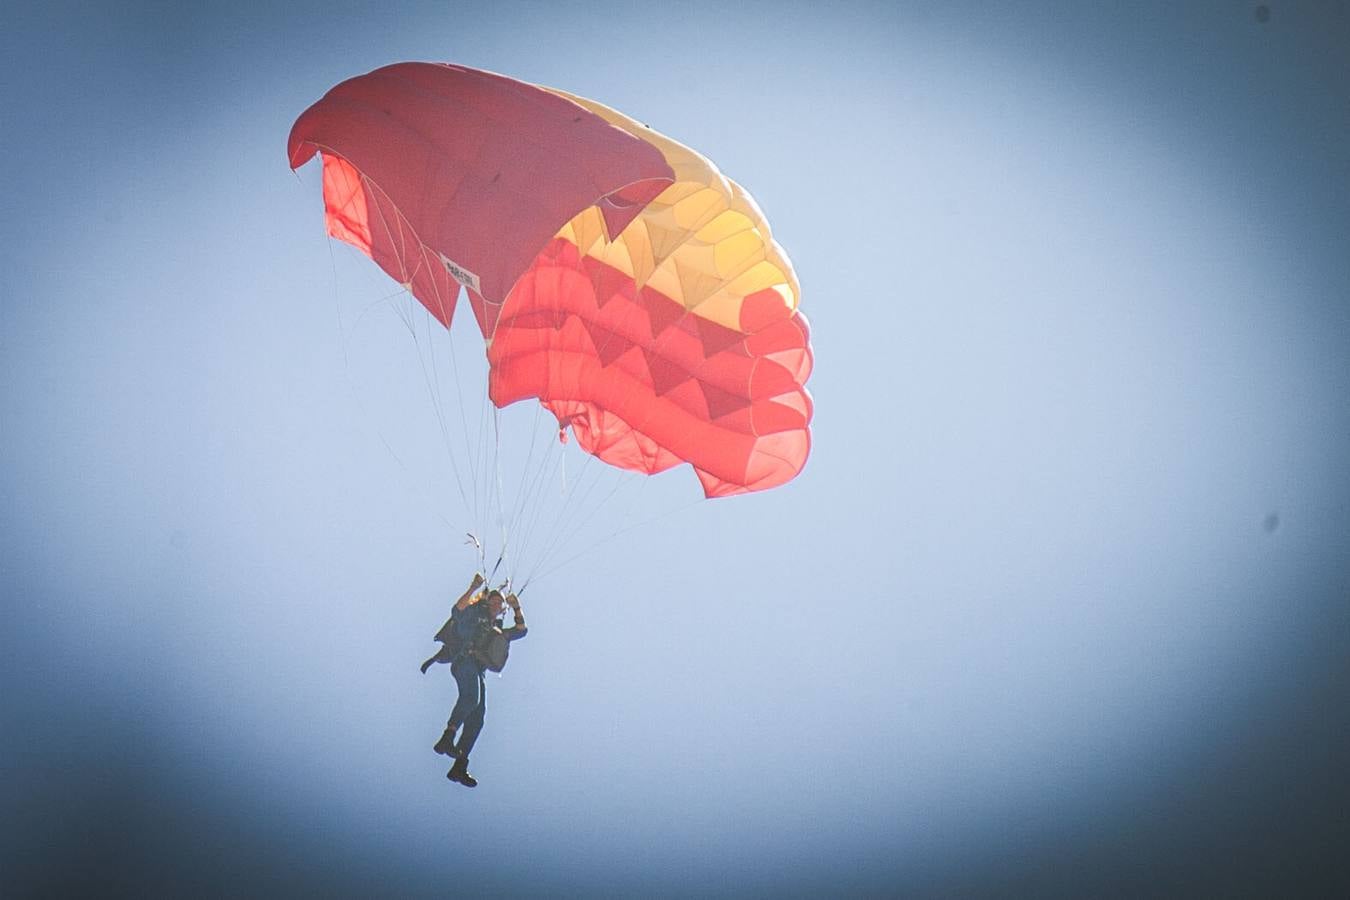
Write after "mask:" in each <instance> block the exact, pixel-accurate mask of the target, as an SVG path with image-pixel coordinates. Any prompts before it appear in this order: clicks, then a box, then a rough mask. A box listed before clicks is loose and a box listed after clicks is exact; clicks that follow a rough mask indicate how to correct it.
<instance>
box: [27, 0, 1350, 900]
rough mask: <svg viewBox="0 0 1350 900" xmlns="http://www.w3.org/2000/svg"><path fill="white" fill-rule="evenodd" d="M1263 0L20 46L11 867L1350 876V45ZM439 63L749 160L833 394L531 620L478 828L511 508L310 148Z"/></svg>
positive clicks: (432, 18)
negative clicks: (467, 633) (478, 672)
mask: <svg viewBox="0 0 1350 900" xmlns="http://www.w3.org/2000/svg"><path fill="white" fill-rule="evenodd" d="M1269 6H1270V10H1271V16H1270V19H1269V21H1268V22H1265V23H1261V22H1259V21H1258V20H1257V18H1256V16H1255V14H1254V9H1255V6H1254V5H1252V4H1244V3H1192V4H1184V5H1182V6H1180V7H1179V8H1178V7H1176V6H1174V5H1170V4H1152V3H1135V4H1123V5H1120V6H1118V7H1116V8H1114V9H1112V10H1107V11H1102V10H1097V9H1089V8H1088V6H1087V5H1080V4H1069V3H1065V4H1025V5H1018V6H1015V7H1000V8H997V9H991V8H988V7H985V6H981V5H977V4H900V5H899V6H898V8H896V9H892V8H891V6H890V5H879V4H878V5H869V4H834V5H830V6H828V7H827V8H821V9H819V10H815V9H811V8H808V7H806V6H805V5H802V6H800V7H795V8H793V7H787V8H784V7H783V6H782V5H776V4H748V5H744V6H740V7H737V9H738V11H735V12H729V11H727V10H725V9H722V8H719V7H718V6H715V5H700V4H694V5H685V6H680V7H678V8H675V7H669V6H656V5H653V6H650V7H645V6H632V7H624V8H623V10H621V11H618V12H615V11H612V10H610V11H602V10H599V9H598V8H596V7H594V6H592V5H583V4H576V5H568V4H499V5H494V6H491V7H490V8H486V7H485V8H474V7H472V6H455V5H444V4H417V5H392V6H391V5H389V4H368V5H359V4H358V5H351V6H347V7H344V8H342V9H339V10H334V9H332V8H330V6H328V5H309V6H306V5H304V4H288V5H287V6H286V7H285V9H284V10H278V11H270V12H264V11H261V8H259V9H258V10H253V9H248V8H240V7H237V6H215V7H213V6H210V5H194V6H192V7H191V8H190V9H188V8H180V7H178V6H173V5H166V6H156V5H152V4H124V5H122V6H121V7H118V8H114V7H100V6H98V5H78V4H66V5H62V4H31V5H20V6H17V7H14V8H13V9H12V10H7V12H6V18H7V19H8V20H9V23H10V24H8V25H7V27H6V28H5V30H4V34H3V35H0V60H3V61H2V62H0V79H2V80H0V121H3V123H4V127H3V128H0V155H2V156H3V160H4V163H5V170H6V172H7V175H8V183H9V192H8V199H7V202H6V206H5V208H6V210H7V211H8V214H7V215H6V216H4V217H2V218H0V247H3V248H4V249H3V251H0V252H3V254H4V257H5V258H4V265H3V266H0V435H3V439H2V440H0V459H2V460H3V467H0V501H3V502H0V509H3V513H0V515H3V517H4V518H3V526H2V527H0V591H2V592H3V596H4V598H5V608H6V610H7V611H8V616H7V618H8V619H9V624H8V627H7V628H6V629H5V630H4V633H3V634H4V636H3V637H0V650H3V654H0V656H2V657H3V661H2V662H0V674H3V677H4V684H5V690H4V699H3V700H0V710H3V714H4V719H5V722H6V727H5V728H4V729H3V730H4V736H3V737H2V738H0V748H3V752H4V755H5V757H6V758H7V760H9V762H7V764H6V766H5V769H4V772H5V774H4V776H3V777H2V778H0V801H3V802H2V803H0V806H3V808H5V809H6V810H8V811H9V812H7V813H6V815H5V818H4V820H3V832H0V840H2V841H3V842H2V843H0V853H3V854H4V857H5V858H6V861H5V868H8V869H10V870H11V871H13V872H14V873H16V874H15V876H14V877H13V883H15V884H18V885H20V886H22V887H30V886H31V888H32V889H33V890H35V891H36V890H41V889H43V888H45V889H48V890H50V889H52V888H54V887H55V888H62V887H64V888H68V889H71V890H102V891H105V892H112V893H116V892H118V891H122V890H125V891H128V892H133V893H145V892H150V893H155V892H161V891H162V892H169V893H180V892H182V891H183V890H186V889H188V888H197V887H201V886H207V887H210V888H212V889H214V890H216V891H218V892H220V893H238V892H240V891H249V892H258V891H263V892H270V893H287V892H291V893H293V892H295V891H301V890H305V891H324V892H329V893H337V894H352V895H368V894H370V893H375V892H379V893H394V894H400V895H421V894H427V895H431V894H436V893H438V892H440V891H441V890H442V889H443V888H444V886H445V885H447V884H454V885H456V886H457V887H459V888H461V889H464V890H469V891H474V892H482V891H487V890H499V891H505V892H508V893H516V892H525V893H528V892H532V891H540V890H544V889H554V890H561V891H563V892H566V893H584V894H593V893H601V894H618V893H626V892H629V891H632V890H636V889H639V888H640V889H643V890H645V891H649V892H657V893H669V894H683V893H726V894H743V893H747V892H774V893H789V894H796V893H801V894H810V893H818V892H821V891H825V890H830V889H833V890H841V891H845V892H898V893H907V894H912V893H948V894H951V893H956V894H964V893H997V892H1001V891H1005V890H1008V889H1009V888H1010V887H1011V888H1021V889H1023V890H1026V891H1039V892H1044V891H1061V892H1062V891H1070V892H1078V891H1085V892H1089V893H1091V892H1097V891H1100V890H1109V889H1116V890H1123V891H1125V892H1127V893H1129V892H1131V890H1132V889H1133V890H1140V889H1144V888H1156V887H1158V886H1160V885H1161V886H1163V887H1164V888H1165V889H1167V890H1170V891H1175V892H1184V891H1186V890H1187V889H1188V886H1189V887H1190V888H1194V887H1195V886H1196V885H1211V886H1213V885H1218V884H1220V883H1222V882H1224V881H1225V880H1228V881H1230V882H1231V883H1232V884H1240V885H1253V884H1256V885H1261V884H1265V885H1269V886H1276V885H1287V884H1289V883H1290V882H1291V881H1296V880H1298V879H1304V880H1306V881H1308V882H1311V881H1312V880H1314V879H1318V880H1325V879H1328V878H1342V879H1343V878H1344V877H1345V871H1344V868H1343V866H1344V863H1343V862H1339V863H1337V862H1335V861H1334V860H1332V859H1331V858H1330V857H1329V855H1328V854H1329V852H1330V849H1331V848H1333V847H1334V846H1335V845H1336V844H1337V839H1336V838H1337V834H1338V831H1337V828H1338V826H1339V828H1340V829H1343V827H1344V808H1345V802H1346V797H1345V787H1344V782H1343V779H1340V778H1339V777H1338V776H1337V775H1336V772H1337V770H1336V767H1335V764H1334V760H1335V759H1336V758H1337V755H1338V754H1339V753H1340V752H1341V751H1344V750H1345V749H1346V748H1347V744H1350V739H1348V737H1347V727H1346V725H1347V723H1346V718H1345V715H1346V714H1345V711H1344V709H1345V706H1344V703H1343V701H1342V700H1341V699H1340V698H1342V697H1343V693H1344V690H1345V688H1346V687H1347V682H1348V681H1350V677H1348V674H1347V666H1346V657H1345V652H1344V648H1343V643H1344V639H1345V636H1346V634H1347V626H1348V625H1350V622H1347V607H1346V598H1347V588H1350V555H1348V554H1347V548H1346V539H1345V535H1346V534H1347V533H1350V531H1348V528H1347V526H1350V508H1348V507H1347V495H1348V494H1350V487H1348V485H1347V479H1346V475H1345V463H1344V460H1345V458H1346V450H1347V443H1348V441H1347V438H1348V437H1350V401H1347V398H1348V397H1350V367H1347V365H1346V348H1347V338H1350V319H1348V318H1347V306H1346V302H1347V296H1346V285H1347V284H1348V283H1350V262H1347V260H1350V253H1348V252H1347V250H1350V247H1347V234H1350V191H1347V189H1346V188H1347V184H1350V156H1347V154H1346V153H1345V150H1344V148H1345V147H1346V146H1347V145H1350V87H1348V85H1350V71H1347V69H1348V68H1350V20H1348V19H1347V15H1350V14H1347V12H1346V11H1345V10H1344V9H1343V8H1342V7H1341V6H1338V5H1335V4H1318V3H1296V4H1285V3H1276V4H1269ZM407 59H426V60H449V61H454V62H458V63H462V64H466V65H470V66H478V67H482V68H486V69H490V70H493V71H498V72H502V73H504V74H508V75H511V76H514V77H518V78H522V79H525V80H530V81H535V82H539V83H543V84H548V85H553V86H557V87H560V88H563V89H566V90H569V91H572V92H575V93H578V94H582V95H585V96H589V97H594V98H596V99H598V100H600V101H602V102H605V103H607V104H609V105H612V106H614V107H616V108H619V109H621V110H624V111H625V112H628V113H630V114H632V115H633V116H635V117H636V118H638V119H640V120H642V121H644V122H647V123H649V124H650V125H651V126H652V127H654V128H656V129H658V130H660V131H662V132H664V133H667V134H669V135H671V136H672V137H675V138H676V139H678V140H681V141H683V142H685V143H687V144H689V145H690V146H693V147H695V148H697V149H699V150H700V151H702V152H704V153H705V154H706V155H708V156H709V157H710V158H711V159H713V160H714V161H716V162H717V164H718V165H719V166H720V167H721V168H722V170H723V171H725V172H726V173H727V174H728V175H730V176H731V177H733V178H735V179H736V180H738V181H739V182H741V183H742V184H744V185H745V186H746V187H747V188H748V189H749V190H750V191H751V192H752V193H753V194H754V196H755V197H756V199H757V200H758V201H759V203H760V205H761V206H762V207H763V209H764V210H765V212H766V213H767V215H768V217H769V219H770V221H771V222H772V224H773V227H774V232H775V236H776V237H777V238H778V240H779V241H780V242H781V243H782V244H783V246H784V247H785V248H786V249H787V251H788V253H789V254H790V255H791V257H792V259H793V261H794V263H795V265H796V267H797V271H798V275H799V276H800V279H801V282H802V286H803V299H802V308H803V310H805V311H806V312H807V314H808V315H809V316H810V318H811V322H812V325H813V342H814V347H815V352H816V360H817V365H816V371H815V374H814V375H813V377H812V379H811V382H810V385H809V386H810V388H811V390H812V392H813V395H814V398H815V401H816V418H815V421H814V439H815V443H814V449H813V454H812V457H811V460H810V461H809V463H808V465H807V467H806V469H805V471H804V472H803V474H802V476H801V477H800V478H799V479H798V480H797V481H795V482H793V483H792V484H790V485H788V486H786V487H785V488H783V489H780V490H777V491H773V492H768V493H765V494H763V495H756V496H752V497H746V498H738V499H732V500H724V501H714V502H707V503H692V504H691V503H690V502H686V501H692V500H693V499H694V498H695V497H697V496H698V488H697V483H696V480H695V479H694V478H693V476H692V473H689V472H687V471H675V472H672V473H670V474H669V475H666V476H662V477H661V478H659V479H656V480H655V481H654V482H653V483H652V485H650V486H647V487H644V488H643V491H644V502H650V503H652V504H653V505H654V508H655V506H656V505H661V511H662V512H665V513H667V514H666V515H664V516H663V517H662V518H661V519H659V520H657V521H656V522H654V523H651V524H650V525H647V526H644V527H641V528H636V529H633V530H631V531H627V532H624V533H623V534H621V535H619V536H617V537H616V538H615V539H614V540H612V541H610V542H609V543H608V544H606V545H604V547H602V548H600V549H597V550H596V551H595V552H594V553H592V554H590V555H588V556H585V557H583V558H582V559H580V560H578V561H577V562H576V563H574V564H572V565H571V566H569V567H567V568H565V569H563V570H561V571H559V572H557V573H555V574H553V575H551V576H550V577H548V578H546V579H543V580H541V581H540V582H539V583H538V585H537V586H536V587H532V588H531V590H530V595H531V596H528V597H527V598H526V599H527V603H526V606H527V609H528V611H529V614H530V624H531V629H532V630H531V635H530V637H529V639H528V640H527V641H526V642H525V643H523V644H519V645H517V647H516V649H515V650H514V651H513V657H512V661H511V665H510V668H509V669H508V670H507V672H506V673H505V675H504V677H503V678H501V679H493V680H492V681H491V682H490V683H489V688H488V690H489V695H490V702H489V714H488V721H487V727H486V729H485V732H484V736H483V738H482V740H481V741H480V744H479V749H478V751H477V753H476V755H475V760H474V764H475V766H474V767H475V771H476V773H477V774H478V777H479V778H480V780H481V781H482V785H481V786H480V787H479V788H478V789H477V790H476V791H474V792H468V791H465V790H462V789H460V788H458V787H456V786H454V785H449V784H447V783H446V782H445V779H444V778H443V769H444V762H443V760H442V759H441V758H440V757H436V756H434V755H433V754H432V753H431V750H430V745H431V743H432V742H433V741H434V740H435V738H436V736H437V735H438V734H439V729H440V725H441V723H442V722H443V720H444V717H445V714H446V712H447V711H448V709H449V706H450V704H451V702H452V693H451V692H452V685H451V682H450V680H449V678H448V677H447V676H446V673H445V672H444V671H443V670H442V671H439V672H436V673H433V675H428V676H426V677H423V676H420V675H418V673H417V671H416V666H417V663H418V662H420V660H421V659H422V658H423V657H424V656H425V655H426V654H427V653H428V652H430V650H431V649H432V645H431V643H430V640H429V636H430V634H432V633H433V632H434V631H435V629H436V628H437V627H438V626H439V624H440V622H441V621H442V620H443V618H444V616H445V614H446V611H447V606H448V603H449V601H450V600H451V599H452V598H453V596H454V595H456V594H457V593H458V591H459V589H460V587H461V585H462V582H463V581H464V580H466V578H467V576H468V573H469V570H470V568H471V566H472V559H471V557H470V556H469V555H468V554H467V553H466V551H465V549H464V548H463V546H462V545H461V544H460V541H461V540H462V536H461V532H462V531H463V530H466V529H467V528H468V527H472V526H471V525H469V526H466V525H464V523H463V520H464V518H465V514H464V511H463V510H462V509H461V508H460V505H461V504H459V501H458V497H457V495H456V494H455V493H454V492H453V489H452V488H451V487H450V486H448V484H447V483H446V482H445V480H444V457H443V456H438V455H437V454H438V453H439V452H440V451H439V448H435V447H433V446H431V444H433V443H434V440H428V438H427V434H428V430H427V425H428V421H429V420H428V417H427V411H426V408H425V397H424V396H421V397H419V396H417V392H416V390H408V391H403V390H398V389H397V386H398V385H399V384H402V383H403V382H400V381H399V380H398V379H401V378H405V377H407V376H408V370H407V369H406V368H404V367H406V366H407V365H408V363H409V361H410V359H412V358H413V355H415V353H414V354H413V355H410V342H409V340H408V339H407V335H406V333H400V326H399V321H398V319H397V316H396V314H395V312H394V310H392V309H391V308H390V307H389V306H388V305H384V306H381V305H380V304H378V303H376V301H378V300H379V299H380V298H381V297H383V296H384V295H385V294H386V293H387V292H388V289H389V286H387V285H385V284H383V283H382V281H381V277H382V276H380V275H379V273H378V272H376V271H375V270H374V267H373V266H371V265H370V264H369V263H368V262H367V261H365V260H362V259H360V258H359V257H357V256H356V255H355V254H353V253H351V252H349V250H348V248H346V247H344V246H342V245H330V243H329V241H328V240H327V239H326V238H325V237H324V236H323V233H322V216H321V201H320V197H319V182H318V173H317V168H316V167H313V166H311V167H310V168H308V169H306V170H302V171H301V172H300V173H299V177H298V178H297V177H296V176H295V175H293V174H292V173H291V172H290V171H289V169H288V168H287V166H286V160H285V139H286V134H287V132H288V130H289V128H290V124H291V122H292V121H293V120H294V118H295V117H296V116H297V115H298V114H299V113H300V112H301V111H302V110H303V109H304V108H305V107H306V106H308V105H309V104H310V103H312V102H313V101H314V100H316V99H318V97H320V96H321V95H322V94H323V92H324V91H326V90H327V89H328V88H329V87H331V86H332V85H333V84H335V83H336V82H338V81H340V80H342V79H345V78H347V77H351V76H352V75H355V74H359V73H361V72H364V71H368V70H370V69H372V68H375V67H377V66H380V65H383V64H386V63H389V62H393V61H397V60H407ZM372 304H375V306H374V312H373V313H371V314H370V315H368V316H366V317H365V318H363V319H358V318H357V317H356V316H354V315H353V312H356V313H359V312H360V311H361V310H363V309H365V308H366V307H368V306H371V305H372ZM459 324H467V323H466V322H460V323H459ZM460 337H463V338H464V341H461V342H459V343H458V344H457V350H456V352H457V353H461V355H460V356H458V361H459V362H460V363H461V364H462V363H464V362H465V360H466V359H471V354H472V346H471V344H470V343H467V342H468V341H469V340H470V339H471V337H472V335H470V334H468V333H467V329H466V330H465V331H464V332H460V334H459V335H457V336H456V341H459V339H460ZM463 353H468V354H469V355H468V356H466V355H462V354H463ZM377 376H378V378H379V379H381V380H378V381H377V380H374V379H375V378H376V377H377ZM465 377H466V378H468V377H470V376H468V375H466V376H465ZM383 379H388V382H387V383H388V384H389V385H390V389H389V390H388V391H385V392H383V393H382V391H383V390H384V385H385V384H386V381H384V380H383ZM413 379H414V380H413V382H412V383H413V387H414V388H415V387H417V385H416V373H413ZM391 446H392V447H393V448H395V449H396V451H397V452H398V453H399V454H400V456H399V460H401V462H402V464H400V461H396V460H395V459H394V457H393V454H391V452H390V448H391ZM647 494H650V495H651V498H648V497H647ZM1272 517H1274V518H1272ZM609 521H610V522H611V523H612V524H615V525H617V524H619V522H618V521H617V520H615V519H611V520H609ZM1338 810H1339V813H1338V812H1337V811H1338ZM1273 823H1279V827H1278V828H1277V827H1276V825H1275V824H1273ZM484 858H486V859H487V860H489V861H490V862H489V863H487V864H485V863H484V862H483V860H484ZM1338 865H1339V866H1341V867H1342V868H1339V869H1338V868H1337V866H1338Z"/></svg>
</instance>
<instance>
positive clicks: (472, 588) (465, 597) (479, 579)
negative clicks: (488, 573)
mask: <svg viewBox="0 0 1350 900" xmlns="http://www.w3.org/2000/svg"><path fill="white" fill-rule="evenodd" d="M482 586H483V573H482V572H475V573H474V576H473V581H472V582H471V583H470V584H469V589H468V590H467V591H465V592H464V593H463V594H462V595H461V596H460V598H459V599H458V600H456V601H455V609H463V608H464V607H466V606H468V605H469V598H470V597H472V596H473V595H474V593H475V592H476V591H477V590H478V589H479V588H480V587H482Z"/></svg>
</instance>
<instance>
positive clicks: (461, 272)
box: [441, 253, 483, 294]
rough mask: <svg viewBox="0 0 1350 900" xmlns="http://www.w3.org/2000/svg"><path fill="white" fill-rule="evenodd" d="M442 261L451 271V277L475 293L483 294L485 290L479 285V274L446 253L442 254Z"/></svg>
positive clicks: (448, 270)
mask: <svg viewBox="0 0 1350 900" xmlns="http://www.w3.org/2000/svg"><path fill="white" fill-rule="evenodd" d="M441 263H442V264H444V266H445V271H447V272H449V273H450V277H451V278H453V279H455V280H456V281H458V282H459V283H460V284H462V285H464V286H465V287H466V288H468V289H469V290H471V291H473V292H474V293H478V294H481V293H482V292H483V289H482V287H480V286H479V282H478V276H477V275H475V274H473V273H472V272H470V271H469V270H468V269H466V268H464V267H463V266H461V265H460V264H459V263H457V262H455V261H454V260H453V259H451V258H450V257H448V256H446V255H445V254H444V253H442V254H441Z"/></svg>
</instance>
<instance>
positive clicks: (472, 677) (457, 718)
mask: <svg viewBox="0 0 1350 900" xmlns="http://www.w3.org/2000/svg"><path fill="white" fill-rule="evenodd" d="M450 674H451V675H453V676H455V684H456V685H458V687H459V699H457V700H456V701H455V708H454V709H452V710H450V719H449V721H448V722H446V723H445V733H444V734H442V735H441V738H440V740H438V741H437V742H436V746H435V747H434V748H433V749H435V751H436V752H437V753H444V754H446V755H447V756H458V755H459V753H458V751H456V749H455V732H456V731H457V730H458V729H459V726H460V725H462V724H463V723H464V721H465V720H466V719H467V718H469V717H470V716H472V714H473V712H474V710H475V709H477V707H478V705H479V703H480V701H481V697H480V696H479V691H480V690H481V689H482V679H481V678H480V677H479V675H480V674H481V673H480V672H479V670H478V666H476V665H475V664H474V663H473V662H472V661H471V660H467V659H458V660H455V662H454V663H453V664H452V665H451V666H450ZM478 727H479V728H481V727H482V724H481V721H480V724H479V726H478ZM476 737H477V734H476V733H475V738H476Z"/></svg>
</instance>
